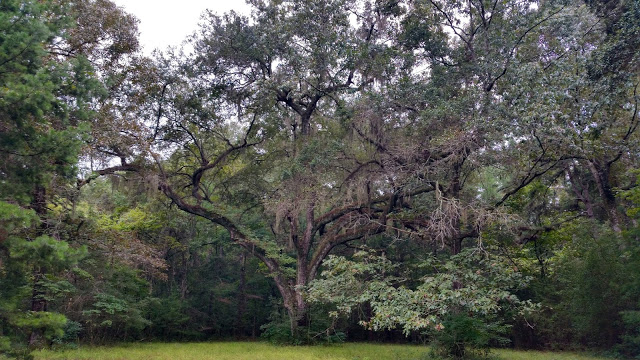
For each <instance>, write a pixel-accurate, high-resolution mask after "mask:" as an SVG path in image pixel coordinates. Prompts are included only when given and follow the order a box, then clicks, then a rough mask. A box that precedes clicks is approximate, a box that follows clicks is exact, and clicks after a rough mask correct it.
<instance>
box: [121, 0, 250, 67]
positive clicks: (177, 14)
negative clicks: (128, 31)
mask: <svg viewBox="0 0 640 360" xmlns="http://www.w3.org/2000/svg"><path fill="white" fill-rule="evenodd" d="M113 1H114V2H115V3H116V4H118V6H120V7H122V8H124V9H125V11H127V12H128V13H131V14H133V15H135V16H136V17H137V18H138V19H139V20H140V24H138V29H139V30H140V43H141V44H142V46H143V47H144V52H145V53H146V54H150V53H151V52H152V51H153V50H154V49H156V48H158V49H161V50H164V49H165V48H166V47H167V46H169V45H179V44H180V43H181V42H182V40H184V39H185V37H187V35H190V34H191V33H193V32H194V31H195V30H196V28H197V24H198V21H199V19H200V15H201V14H202V13H203V12H204V11H205V10H206V9H209V10H212V11H214V12H217V13H219V14H222V13H225V12H227V11H229V10H235V11H237V12H239V13H243V14H247V15H248V14H249V12H250V10H249V7H248V6H247V4H245V2H244V0H226V1H225V0H206V1H205V0H177V1H176V0H113Z"/></svg>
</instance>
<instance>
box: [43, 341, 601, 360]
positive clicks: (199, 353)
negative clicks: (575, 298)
mask: <svg viewBox="0 0 640 360" xmlns="http://www.w3.org/2000/svg"><path fill="white" fill-rule="evenodd" d="M428 353H429V348H427V347H425V346H414V345H390V344H365V343H358V344H355V343H350V344H341V345H333V346H295V347H292V346H274V345H270V344H267V343H260V342H211V343H182V344H180V343H151V344H127V345H118V346H105V347H85V346H83V347H81V348H80V349H78V350H65V351H39V352H36V353H35V354H34V355H35V358H36V359H38V360H40V359H66V360H83V359H95V360H124V359H126V360H138V359H139V360H165V359H166V360H207V359H211V360H213V359H215V360H288V359H291V360H399V359H407V360H412V359H415V360H428V359H429V356H428ZM494 355H495V356H496V357H497V358H498V359H504V360H600V359H602V358H597V357H591V356H587V355H581V354H575V353H552V352H539V351H513V350H496V351H495V352H494Z"/></svg>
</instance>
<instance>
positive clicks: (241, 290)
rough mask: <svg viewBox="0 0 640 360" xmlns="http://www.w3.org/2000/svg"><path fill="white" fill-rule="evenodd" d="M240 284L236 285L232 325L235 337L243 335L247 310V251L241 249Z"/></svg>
mask: <svg viewBox="0 0 640 360" xmlns="http://www.w3.org/2000/svg"><path fill="white" fill-rule="evenodd" d="M240 264H241V265H240V284H239V285H238V312H237V314H236V321H235V325H234V333H235V334H234V336H235V337H236V338H240V337H244V336H245V334H244V315H245V314H246V312H247V289H246V283H247V279H246V278H247V274H246V266H247V252H246V250H244V251H242V254H241V255H240Z"/></svg>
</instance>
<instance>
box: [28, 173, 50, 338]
mask: <svg viewBox="0 0 640 360" xmlns="http://www.w3.org/2000/svg"><path fill="white" fill-rule="evenodd" d="M46 195H47V191H46V189H45V188H44V187H43V186H42V185H36V187H35V189H34V191H33V199H32V200H31V208H32V209H33V210H34V211H35V212H36V214H37V215H38V218H39V219H40V220H41V223H40V226H38V228H37V230H36V237H38V236H42V235H44V234H45V233H46V229H47V224H46V222H45V216H46V213H47V198H46ZM45 272H46V269H43V268H40V267H35V268H34V269H33V288H32V291H31V311H35V312H40V311H47V300H46V298H45V295H46V289H45V288H44V287H43V286H42V284H41V281H42V280H43V279H44V274H45ZM41 342H42V332H41V331H40V330H33V331H32V332H31V334H29V346H36V345H38V344H39V343H41Z"/></svg>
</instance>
